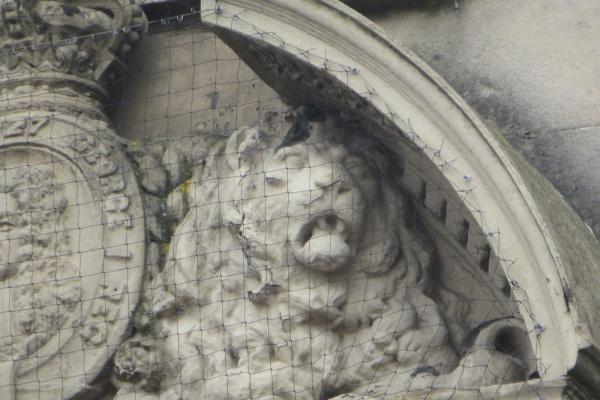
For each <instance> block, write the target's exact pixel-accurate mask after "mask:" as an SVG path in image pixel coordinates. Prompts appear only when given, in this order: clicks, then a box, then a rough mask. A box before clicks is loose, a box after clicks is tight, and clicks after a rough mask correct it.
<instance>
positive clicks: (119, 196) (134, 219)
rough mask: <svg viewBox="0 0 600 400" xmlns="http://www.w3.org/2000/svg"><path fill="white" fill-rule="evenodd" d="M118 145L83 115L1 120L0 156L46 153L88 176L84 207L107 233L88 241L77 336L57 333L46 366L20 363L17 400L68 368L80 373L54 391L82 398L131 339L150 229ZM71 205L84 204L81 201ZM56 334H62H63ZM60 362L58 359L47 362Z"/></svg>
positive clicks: (74, 330)
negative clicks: (28, 387) (45, 376)
mask: <svg viewBox="0 0 600 400" xmlns="http://www.w3.org/2000/svg"><path fill="white" fill-rule="evenodd" d="M115 138H116V136H114V133H112V131H111V130H110V128H109V126H108V124H107V123H106V122H104V121H102V120H95V119H91V118H88V117H85V116H83V115H80V116H79V117H74V116H70V115H63V114H54V113H51V112H43V111H36V112H21V113H13V114H9V115H7V116H5V117H4V118H3V119H2V121H0V151H2V150H3V151H6V150H8V151H10V150H12V149H20V150H26V151H31V152H44V153H46V154H48V155H49V156H50V157H53V158H54V159H58V160H60V162H61V163H64V164H66V165H69V168H72V169H73V170H77V171H79V173H80V174H81V175H83V179H82V181H77V182H75V184H76V185H78V186H79V185H85V188H82V191H84V190H85V191H89V192H90V193H91V195H92V198H93V200H92V201H91V202H90V203H88V204H85V207H88V209H90V208H91V209H95V210H96V211H97V214H98V215H99V216H100V218H99V219H98V221H97V222H96V223H97V225H96V226H97V229H96V230H98V231H101V232H102V234H101V235H99V236H98V237H85V238H83V240H85V241H87V242H88V243H89V242H94V244H95V246H92V248H93V249H95V250H93V251H90V254H92V253H93V257H94V260H93V261H94V262H93V266H92V265H90V264H92V263H91V262H90V263H89V264H88V263H86V262H83V261H82V262H81V265H80V266H79V268H80V278H79V279H80V281H81V287H82V295H83V297H82V300H81V304H82V315H81V316H80V317H77V318H75V317H69V318H71V319H73V318H75V319H74V320H73V321H71V322H72V323H73V325H72V332H71V328H69V329H67V330H66V331H65V332H67V331H68V332H70V333H69V335H70V336H69V339H66V340H65V338H64V337H63V338H62V339H61V338H60V337H59V336H60V334H58V333H57V335H55V336H56V337H53V338H52V339H51V343H50V344H51V346H52V349H49V350H48V351H49V353H48V354H51V355H50V356H49V357H48V360H46V361H45V362H44V364H43V365H39V363H36V362H33V364H31V363H28V361H27V360H26V359H25V360H23V362H17V364H15V365H16V367H14V368H15V370H16V378H15V380H16V385H17V387H16V391H17V394H18V392H19V381H20V380H28V379H29V378H31V380H33V381H35V380H36V376H37V375H36V374H39V373H41V372H40V371H41V370H42V369H43V368H46V369H54V370H56V368H57V366H62V365H63V364H64V365H68V363H69V362H71V363H72V365H73V366H75V370H76V371H71V372H73V373H74V375H73V376H67V377H64V381H63V382H62V383H59V384H54V385H52V390H57V392H56V393H55V394H56V396H57V397H60V398H70V397H72V396H74V395H76V394H78V393H80V392H81V391H82V390H83V389H85V388H86V387H87V385H89V384H90V383H92V382H93V381H94V379H95V378H96V377H97V376H98V375H99V374H100V372H101V371H102V370H103V369H104V367H105V365H106V363H107V361H108V360H109V359H110V358H111V357H112V355H113V353H114V352H115V351H116V349H117V347H118V346H119V345H120V344H121V343H122V341H123V340H124V339H125V338H126V337H127V336H128V334H129V328H130V319H131V316H132V314H133V312H134V310H135V308H136V306H137V304H138V300H139V298H140V297H141V286H142V281H143V274H144V268H145V223H144V214H143V204H142V198H141V195H140V192H139V189H138V186H137V180H136V177H135V175H134V173H133V171H132V170H131V168H130V167H129V163H128V161H127V160H126V158H125V156H124V152H123V151H122V150H121V149H119V147H118V146H119V144H118V142H117V141H115V140H114V139H115ZM71 200H72V201H79V195H77V199H71ZM87 247H90V246H86V248H87ZM97 257H100V259H98V258H97ZM88 258H89V257H88ZM59 329H60V331H61V332H62V331H63V329H66V328H64V327H59ZM57 332H58V331H57ZM62 334H63V335H65V333H62ZM77 340H81V343H82V347H81V349H78V350H77V349H76V350H73V349H70V350H69V351H67V352H63V351H62V348H63V347H64V346H67V345H69V343H71V342H74V341H77ZM58 341H60V343H58ZM72 346H73V345H72V344H71V347H72ZM75 347H76V348H77V346H75ZM55 358H60V360H55V361H54V362H49V361H50V360H53V359H55ZM33 361H35V360H33ZM65 363H66V364H65ZM29 364H31V365H29ZM77 366H81V370H79V369H78V368H77ZM67 370H68V368H67ZM67 370H65V371H67ZM62 373H63V371H61V373H60V374H59V375H62ZM3 379H4V378H3ZM62 379H63V377H62V376H61V380H62ZM8 384H10V385H12V384H14V382H8ZM38 390H40V389H38ZM48 390H50V389H48ZM62 390H64V392H61V391H62ZM2 393H4V392H2ZM9 396H10V395H9ZM13 396H14V395H13Z"/></svg>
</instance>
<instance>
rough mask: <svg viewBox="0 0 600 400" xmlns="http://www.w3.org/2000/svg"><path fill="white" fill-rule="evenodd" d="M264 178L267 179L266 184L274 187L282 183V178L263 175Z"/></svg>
mask: <svg viewBox="0 0 600 400" xmlns="http://www.w3.org/2000/svg"><path fill="white" fill-rule="evenodd" d="M265 180H266V181H267V184H269V185H271V186H275V187H281V186H283V184H284V182H283V180H281V179H279V178H275V177H274V176H267V177H265Z"/></svg>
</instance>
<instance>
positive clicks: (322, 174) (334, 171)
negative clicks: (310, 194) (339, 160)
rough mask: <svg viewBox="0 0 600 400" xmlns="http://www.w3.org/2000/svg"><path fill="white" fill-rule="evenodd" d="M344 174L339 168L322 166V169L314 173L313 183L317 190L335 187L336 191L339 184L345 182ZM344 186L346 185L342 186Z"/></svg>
mask: <svg viewBox="0 0 600 400" xmlns="http://www.w3.org/2000/svg"><path fill="white" fill-rule="evenodd" d="M346 180H347V179H346V174H345V173H344V171H343V169H342V168H341V167H339V166H336V165H333V166H323V168H322V169H320V170H319V171H318V173H315V176H314V179H313V183H314V185H315V188H317V189H322V190H325V189H329V188H331V187H335V188H336V189H337V187H338V186H340V183H341V182H344V181H346ZM344 186H346V185H344Z"/></svg>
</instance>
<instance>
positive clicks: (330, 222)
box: [298, 213, 350, 246]
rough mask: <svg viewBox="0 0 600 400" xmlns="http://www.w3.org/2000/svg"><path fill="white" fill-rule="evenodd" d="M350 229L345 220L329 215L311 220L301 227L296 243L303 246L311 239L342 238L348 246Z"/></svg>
mask: <svg viewBox="0 0 600 400" xmlns="http://www.w3.org/2000/svg"><path fill="white" fill-rule="evenodd" d="M349 231H350V228H349V226H348V224H347V223H346V221H345V220H343V219H342V218H340V217H338V216H337V215H336V214H333V213H329V214H324V215H319V216H317V217H314V218H312V219H311V220H310V221H309V222H308V223H307V224H306V225H304V226H303V227H302V229H301V230H300V233H299V235H298V242H299V243H300V245H301V246H305V245H306V244H307V243H308V242H310V240H311V239H315V238H318V237H320V236H325V235H332V234H334V235H340V236H344V237H345V238H346V239H345V241H346V243H347V244H349V243H348V242H349V236H350V235H349V233H350V232H349Z"/></svg>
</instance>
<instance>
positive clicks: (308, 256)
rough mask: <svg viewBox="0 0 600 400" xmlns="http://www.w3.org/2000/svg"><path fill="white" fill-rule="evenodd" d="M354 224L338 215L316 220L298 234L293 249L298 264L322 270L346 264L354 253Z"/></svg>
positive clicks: (315, 218)
mask: <svg viewBox="0 0 600 400" xmlns="http://www.w3.org/2000/svg"><path fill="white" fill-rule="evenodd" d="M351 237H352V230H351V228H350V224H349V223H348V222H346V221H345V220H344V219H343V218H341V217H339V216H338V215H336V214H334V213H327V214H322V215H318V216H316V217H313V218H312V219H311V220H310V221H309V222H308V223H306V224H305V225H304V226H303V227H302V228H301V229H300V232H299V233H298V236H297V239H296V242H295V244H294V246H293V248H294V255H295V257H296V259H297V260H298V261H300V262H301V263H302V264H304V265H306V266H307V267H310V268H314V269H318V270H321V271H334V270H337V269H339V268H340V267H342V266H343V265H346V264H347V263H348V261H349V260H350V258H351V257H352V256H353V254H352V247H353V246H352V245H351Z"/></svg>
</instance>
